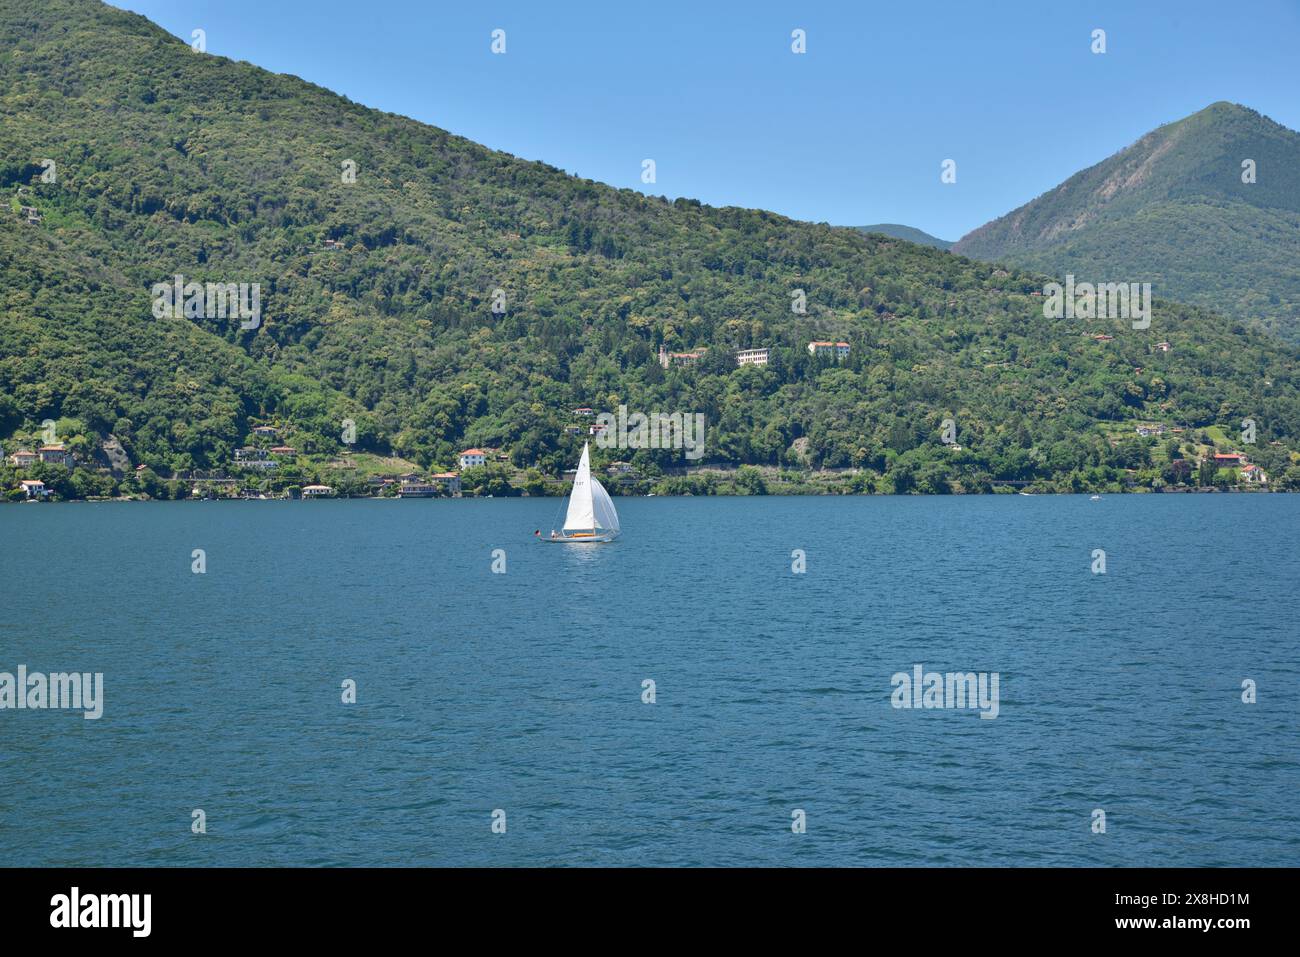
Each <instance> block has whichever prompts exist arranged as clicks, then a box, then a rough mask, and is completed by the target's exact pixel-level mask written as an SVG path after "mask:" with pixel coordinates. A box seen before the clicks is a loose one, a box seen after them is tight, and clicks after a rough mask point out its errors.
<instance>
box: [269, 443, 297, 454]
mask: <svg viewBox="0 0 1300 957" xmlns="http://www.w3.org/2000/svg"><path fill="white" fill-rule="evenodd" d="M271 454H272V455H297V454H298V450H297V449H295V448H294V447H293V446H292V445H273V446H271Z"/></svg>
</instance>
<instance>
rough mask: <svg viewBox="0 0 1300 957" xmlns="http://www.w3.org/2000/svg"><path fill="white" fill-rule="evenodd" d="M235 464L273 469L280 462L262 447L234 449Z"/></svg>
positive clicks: (247, 467)
mask: <svg viewBox="0 0 1300 957" xmlns="http://www.w3.org/2000/svg"><path fill="white" fill-rule="evenodd" d="M235 464H236V465H238V466H240V467H241V468H246V469H264V470H265V469H274V468H279V467H280V463H279V462H277V461H275V459H273V458H271V457H270V456H269V455H267V454H266V451H265V450H264V449H251V448H244V449H235Z"/></svg>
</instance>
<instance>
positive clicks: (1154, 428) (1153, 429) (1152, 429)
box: [1137, 422, 1168, 435]
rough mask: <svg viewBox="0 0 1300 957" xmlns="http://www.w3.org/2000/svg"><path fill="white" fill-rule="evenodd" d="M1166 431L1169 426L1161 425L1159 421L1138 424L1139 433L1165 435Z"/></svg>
mask: <svg viewBox="0 0 1300 957" xmlns="http://www.w3.org/2000/svg"><path fill="white" fill-rule="evenodd" d="M1166 431H1168V426H1165V425H1161V424H1160V423H1158V422H1157V423H1156V424H1154V425H1150V424H1148V425H1139V426H1137V434H1138V435H1164V434H1165V432H1166Z"/></svg>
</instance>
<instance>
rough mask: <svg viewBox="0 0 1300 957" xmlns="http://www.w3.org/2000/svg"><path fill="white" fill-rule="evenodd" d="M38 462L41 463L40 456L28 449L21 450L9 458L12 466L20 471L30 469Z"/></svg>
mask: <svg viewBox="0 0 1300 957" xmlns="http://www.w3.org/2000/svg"><path fill="white" fill-rule="evenodd" d="M38 461H40V456H38V455H37V454H36V453H35V452H31V451H29V450H27V449H19V450H18V451H17V452H15V453H14V454H13V455H11V456H9V462H10V464H12V465H13V466H15V467H16V468H20V469H25V468H30V467H31V466H33V465H35V464H36V463H37V462H38Z"/></svg>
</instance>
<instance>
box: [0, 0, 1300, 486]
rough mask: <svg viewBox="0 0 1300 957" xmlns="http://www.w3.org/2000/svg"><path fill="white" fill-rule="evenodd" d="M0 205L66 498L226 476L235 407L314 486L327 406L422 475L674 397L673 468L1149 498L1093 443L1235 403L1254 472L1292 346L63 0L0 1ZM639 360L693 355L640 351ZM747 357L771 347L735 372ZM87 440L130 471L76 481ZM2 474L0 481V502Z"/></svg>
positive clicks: (23, 436)
mask: <svg viewBox="0 0 1300 957" xmlns="http://www.w3.org/2000/svg"><path fill="white" fill-rule="evenodd" d="M593 135H595V134H593ZM46 158H49V159H53V160H54V161H55V169H56V171H57V179H56V180H55V181H54V182H43V181H42V180H41V174H42V170H43V166H42V163H41V161H42V160H43V159H46ZM348 161H352V162H354V163H355V169H356V176H355V182H346V181H345V179H346V177H345V176H344V175H343V172H344V171H345V169H346V168H348V167H346V164H347V162H348ZM1263 168H1265V167H1263V165H1261V169H1263ZM0 191H3V193H4V195H6V196H7V197H8V198H9V203H8V204H6V206H12V207H13V209H12V211H10V210H7V209H4V208H0V444H3V446H4V451H5V452H6V453H9V452H12V451H13V450H14V449H15V447H19V446H22V447H31V446H32V445H33V444H36V443H38V442H39V441H40V437H39V433H40V429H41V423H42V422H43V421H44V420H47V419H50V420H54V421H55V423H56V424H57V429H58V436H59V437H60V438H62V439H65V440H66V441H67V442H68V443H69V444H70V446H71V447H72V449H73V451H74V452H76V453H77V454H78V457H79V459H81V460H82V461H83V462H86V463H88V467H87V468H80V469H78V470H77V473H76V474H74V475H71V476H68V475H65V474H62V473H61V472H60V471H59V470H60V469H62V466H42V467H41V470H40V471H39V474H42V475H44V476H45V477H46V478H47V479H48V480H49V481H50V482H51V483H53V484H54V486H55V487H56V489H57V490H58V492H59V494H61V495H65V496H71V495H89V494H111V493H114V492H119V491H127V492H135V491H140V490H143V491H145V492H148V493H149V494H175V493H176V492H177V491H178V488H179V484H178V483H173V484H172V485H170V486H167V485H166V479H167V478H168V477H169V476H172V475H174V474H177V473H182V472H188V471H189V470H193V469H204V470H207V469H229V468H231V466H232V454H233V451H234V449H236V448H238V447H240V446H243V445H246V444H248V443H249V442H250V431H251V429H252V427H253V426H254V425H255V424H258V423H274V424H275V425H276V426H277V428H278V429H279V430H280V431H279V433H278V436H279V441H281V442H283V443H286V444H290V445H292V446H293V447H294V448H295V449H296V450H297V452H298V453H300V454H299V455H298V457H297V459H296V460H295V461H294V462H293V463H292V466H291V467H289V468H286V469H284V470H282V471H281V472H280V473H279V476H278V478H277V480H278V481H282V482H286V481H295V482H302V481H308V480H311V479H313V478H318V479H319V478H324V479H327V480H330V481H333V477H332V476H331V472H330V469H331V467H332V466H331V464H330V463H331V461H332V460H334V459H336V458H337V456H338V454H339V452H340V450H341V449H342V448H343V446H342V445H341V443H340V433H341V423H342V422H343V420H344V419H347V418H351V419H353V420H355V422H356V426H357V441H356V445H355V449H356V450H357V451H358V452H360V453H370V454H372V455H374V456H386V457H392V459H391V460H392V461H399V460H400V461H405V462H411V463H415V464H416V465H418V466H420V467H422V468H439V469H442V468H450V467H454V466H455V456H456V453H457V452H458V451H459V450H460V449H462V448H465V447H466V446H471V445H473V446H487V447H493V448H500V449H502V450H503V453H504V454H505V455H507V456H508V457H509V459H510V462H511V463H512V464H513V465H514V466H516V467H519V468H532V467H536V468H538V469H539V470H540V471H541V472H542V473H545V474H547V475H557V474H559V473H560V471H561V470H562V469H563V468H566V467H568V468H571V467H572V465H573V463H574V462H575V461H576V458H577V451H578V449H580V447H581V441H582V439H581V437H579V436H577V435H574V434H570V433H569V432H567V431H566V428H567V427H571V426H572V425H573V423H574V418H573V415H572V410H573V409H574V408H576V407H579V406H590V407H592V408H595V409H597V410H602V411H603V410H613V409H614V408H616V407H617V406H618V405H620V404H625V405H627V406H628V407H629V408H630V409H632V410H634V411H635V410H642V411H646V412H650V411H662V412H674V411H681V412H702V413H704V414H705V415H706V417H707V421H708V433H707V441H706V455H705V458H704V460H703V461H702V463H700V464H714V465H721V466H732V465H745V464H747V465H756V466H766V467H768V468H769V469H773V470H775V469H778V468H787V469H800V468H806V467H825V468H857V469H861V470H863V471H861V472H859V473H857V474H856V475H855V476H854V477H853V478H852V480H851V482H850V481H849V480H847V479H846V483H847V484H846V486H845V487H848V488H852V489H854V490H860V491H871V490H877V491H922V492H940V491H952V490H965V491H971V490H977V491H983V490H988V489H990V488H991V487H992V484H991V483H993V482H994V481H998V480H1002V481H1013V480H1014V481H1038V482H1041V483H1055V484H1056V486H1058V487H1073V488H1085V487H1086V488H1093V487H1097V488H1100V487H1111V486H1113V485H1115V484H1116V483H1118V482H1120V481H1122V480H1124V479H1125V477H1126V476H1129V477H1131V476H1133V475H1135V474H1139V473H1140V474H1139V481H1140V482H1142V483H1146V484H1150V483H1151V482H1152V481H1153V480H1154V479H1157V478H1159V477H1160V476H1159V474H1158V469H1157V467H1156V464H1155V463H1156V461H1157V460H1156V459H1153V458H1152V454H1151V449H1150V447H1149V446H1150V445H1151V443H1150V442H1147V441H1145V440H1139V439H1138V438H1136V437H1135V436H1134V435H1130V436H1129V438H1126V439H1123V440H1120V441H1112V434H1111V432H1110V431H1108V429H1111V428H1113V426H1114V424H1115V423H1130V424H1131V423H1134V422H1139V421H1149V420H1153V419H1159V420H1160V421H1165V422H1169V423H1174V424H1178V425H1180V426H1183V427H1186V428H1189V429H1198V428H1203V427H1205V426H1209V425H1215V424H1218V425H1223V426H1225V427H1227V428H1228V430H1229V432H1230V433H1233V432H1234V431H1235V429H1236V423H1238V422H1239V421H1240V420H1241V419H1242V418H1243V417H1246V416H1250V417H1252V418H1254V419H1255V420H1256V421H1258V423H1259V429H1260V442H1259V445H1258V451H1257V453H1256V456H1255V457H1256V458H1257V460H1258V461H1259V462H1261V464H1263V465H1265V467H1266V468H1268V469H1270V471H1271V472H1273V473H1275V474H1281V473H1284V472H1285V471H1286V469H1287V468H1288V467H1289V466H1290V459H1289V455H1290V452H1291V450H1293V449H1294V448H1295V447H1296V444H1295V439H1296V437H1297V436H1298V435H1300V391H1298V382H1297V377H1296V358H1297V355H1296V352H1295V350H1294V349H1292V348H1290V347H1286V346H1284V345H1282V344H1280V343H1278V342H1275V341H1273V340H1272V338H1271V337H1268V336H1266V335H1263V334H1262V333H1259V332H1257V331H1254V330H1251V329H1248V328H1246V327H1244V326H1243V325H1242V324H1239V323H1233V322H1229V321H1225V320H1224V319H1222V318H1221V317H1219V316H1216V315H1214V314H1212V313H1209V312H1205V311H1202V310H1199V309H1196V308H1191V307H1186V306H1180V305H1175V304H1173V303H1169V302H1160V303H1158V304H1157V309H1156V315H1155V319H1154V321H1153V323H1152V327H1151V328H1150V329H1149V330H1145V331H1135V330H1132V329H1131V328H1130V327H1129V325H1128V324H1127V323H1125V322H1123V321H1119V320H1115V321H1102V320H1091V321H1083V320H1076V321H1063V320H1046V319H1044V318H1043V312H1042V307H1041V301H1042V300H1041V299H1040V298H1036V297H1035V296H1034V295H1033V294H1034V293H1036V292H1040V291H1041V290H1042V288H1043V282H1044V280H1043V278H1042V277H1041V276H1037V275H1035V274H1032V273H1021V272H1007V271H1005V270H1003V269H1001V268H998V267H995V266H991V265H987V264H984V263H980V262H976V261H972V260H968V259H964V258H961V257H959V256H953V255H950V254H947V253H944V252H941V251H939V250H936V249H931V248H927V247H924V246H918V245H914V244H911V243H908V242H904V241H901V240H897V239H891V238H887V237H883V236H880V235H870V236H868V235H863V234H861V233H858V232H855V231H854V230H850V229H841V228H834V227H830V226H824V225H813V224H807V223H800V222H795V221H792V220H788V219H785V218H783V217H781V216H777V215H774V214H771V213H767V212H763V211H759V210H747V209H734V208H726V209H715V208H710V207H707V206H702V205H701V204H699V203H698V202H695V201H691V200H685V199H679V200H676V201H673V202H669V201H667V200H665V199H662V198H654V197H647V196H644V195H641V194H639V193H636V192H633V191H630V190H618V189H614V188H611V187H608V186H604V185H601V184H598V183H594V182H591V181H589V180H583V179H578V178H574V177H572V176H569V175H567V174H565V173H564V172H562V171H560V170H558V169H554V168H552V167H549V166H546V165H545V164H542V163H536V162H527V161H524V160H520V159H517V158H515V157H512V156H508V155H505V154H502V153H498V152H494V151H491V150H488V149H486V148H484V147H481V146H478V145H476V144H474V143H471V142H469V141H467V140H464V139H461V138H458V137H456V136H453V135H451V134H449V133H446V132H444V131H442V130H439V129H436V128H434V127H430V126H426V125H423V124H420V123H417V122H414V121H412V120H409V119H405V118H402V117H399V116H394V115H392V114H387V113H383V112H380V111H377V110H372V109H367V108H365V107H362V106H360V105H358V104H356V103H352V102H350V101H348V100H347V99H345V98H343V97H340V96H337V95H335V94H333V93H330V92H329V91H327V90H325V89H322V88H320V87H316V86H313V85H311V84H308V83H305V82H303V81H301V80H299V79H297V78H295V77H291V76H281V75H275V74H272V73H269V72H267V71H265V70H261V69H259V68H257V67H255V66H252V65H250V64H247V63H236V62H232V61H229V60H225V59H222V58H218V57H213V56H210V55H207V54H201V53H196V52H194V51H192V50H191V49H190V47H189V46H188V45H187V44H186V43H184V42H182V41H181V40H178V39H177V38H175V37H172V36H170V35H169V34H167V33H166V32H164V31H163V30H161V29H160V28H158V27H156V26H154V25H153V24H151V23H149V22H148V21H147V20H145V19H143V18H141V17H139V16H136V15H134V14H130V13H126V12H122V11H119V10H116V9H113V8H111V7H108V6H105V5H102V4H99V3H96V2H92V0H48V2H45V3H41V4H26V3H20V2H18V0H0ZM22 206H30V207H33V208H35V209H36V210H37V217H36V219H37V221H35V222H29V221H28V218H27V217H26V216H24V215H20V214H19V212H18V208H19V207H22ZM178 274H179V275H183V276H184V277H185V280H186V281H191V280H192V281H198V282H212V283H250V284H251V283H257V284H259V285H260V293H261V322H260V325H259V326H258V327H257V328H252V329H241V328H240V322H239V321H238V320H237V319H231V318H225V319H222V318H203V317H198V316H195V317H190V318H161V319H160V318H155V317H154V314H153V309H152V306H153V297H152V295H151V290H152V287H153V286H154V285H155V284H156V283H170V282H171V281H172V277H174V276H176V275H178ZM496 290H501V293H502V296H503V298H504V312H502V313H498V312H494V311H493V304H494V301H498V299H497V295H496V292H495V291H496ZM799 290H803V292H804V294H805V295H806V300H807V307H806V311H804V312H798V311H795V310H794V309H792V303H794V302H795V299H796V296H797V293H798V291H799ZM1157 291H1158V292H1159V289H1158V290H1157ZM1101 332H1109V333H1111V334H1113V335H1114V339H1113V340H1111V341H1104V342H1102V341H1098V340H1095V339H1093V338H1092V335H1094V334H1099V333H1101ZM812 339H836V340H840V339H842V340H845V341H848V342H849V343H850V344H851V346H852V351H851V355H850V357H849V359H848V361H846V362H844V363H842V364H838V365H837V364H836V363H835V362H834V361H833V360H829V359H818V360H814V359H813V358H812V357H811V356H809V355H808V352H807V344H808V342H809V340H812ZM1166 340H1167V341H1169V342H1170V343H1172V348H1171V350H1170V351H1168V352H1161V351H1157V350H1156V349H1155V343H1156V342H1157V341H1166ZM661 346H665V347H666V348H667V349H669V350H671V351H687V350H705V351H704V356H703V358H702V359H701V360H700V361H699V362H698V363H697V364H695V365H692V366H671V367H670V368H668V369H664V368H661V366H660V364H659V362H658V360H657V353H658V350H659V349H660V347H661ZM760 346H763V347H769V348H770V349H771V350H772V361H771V363H770V364H769V365H767V366H746V367H743V368H737V366H736V364H735V361H734V355H733V353H734V350H736V349H739V348H745V347H760ZM1139 369H1140V370H1141V371H1137V370H1139ZM949 417H951V418H953V419H954V420H955V423H956V428H957V442H958V444H960V445H961V449H960V451H958V450H956V449H953V448H950V447H948V446H945V445H944V444H943V443H942V442H941V441H940V432H939V428H940V423H941V422H942V420H943V419H945V418H949ZM1103 426H1105V427H1103ZM110 434H111V435H113V436H115V437H116V439H117V440H118V441H120V443H121V445H122V448H123V449H124V451H125V455H126V457H127V459H129V462H130V464H131V465H132V466H134V465H135V464H137V463H144V464H146V465H148V466H149V467H150V468H149V469H148V470H146V471H145V472H144V473H143V476H142V477H127V478H122V477H120V476H115V475H111V474H109V473H107V472H97V471H96V470H95V464H96V463H95V462H94V461H93V458H94V457H95V456H97V455H98V453H97V451H96V450H97V448H98V446H99V443H100V442H101V441H102V440H103V439H104V438H105V437H107V436H108V435H110ZM1274 441H1276V442H1278V443H1280V444H1278V445H1271V444H1270V443H1271V442H1274ZM101 459H102V457H101ZM598 459H599V460H600V461H602V462H604V461H610V460H613V459H626V460H630V461H632V462H633V463H635V464H636V465H637V466H638V468H640V469H642V470H643V472H644V473H646V474H651V475H653V474H658V470H661V469H668V468H671V467H674V466H679V465H681V464H683V463H682V457H681V453H680V452H672V451H645V450H643V451H637V452H635V453H633V452H632V451H630V450H609V451H601V452H599V453H598ZM374 461H378V459H375V460H374ZM1125 469H1131V470H1134V471H1132V472H1125V471H1124V470H1125ZM1144 470H1145V471H1144ZM131 471H134V469H133V468H132V469H131ZM757 474H758V473H755V472H753V471H752V470H751V471H748V472H745V473H744V476H745V479H744V482H743V483H742V484H743V486H744V488H745V489H747V490H751V491H752V490H761V487H762V482H761V481H759V480H756V478H755V476H756V475H757ZM18 477H19V476H18V475H17V473H15V471H14V470H13V469H12V468H10V467H8V466H4V467H3V468H0V486H2V487H3V490H4V491H5V492H6V493H8V494H12V493H11V491H10V490H12V489H13V488H14V486H15V484H16V479H17V478H18ZM1296 478H1297V481H1298V482H1300V473H1297V476H1296ZM692 481H694V480H691V479H681V480H680V481H678V482H677V484H675V485H672V484H671V483H670V485H669V486H665V487H666V488H667V490H677V491H683V490H689V489H692V488H697V487H698V488H704V486H693V485H692V484H691V482H692ZM716 487H717V486H716V485H713V486H708V488H710V489H711V488H716ZM727 487H729V486H727Z"/></svg>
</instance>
